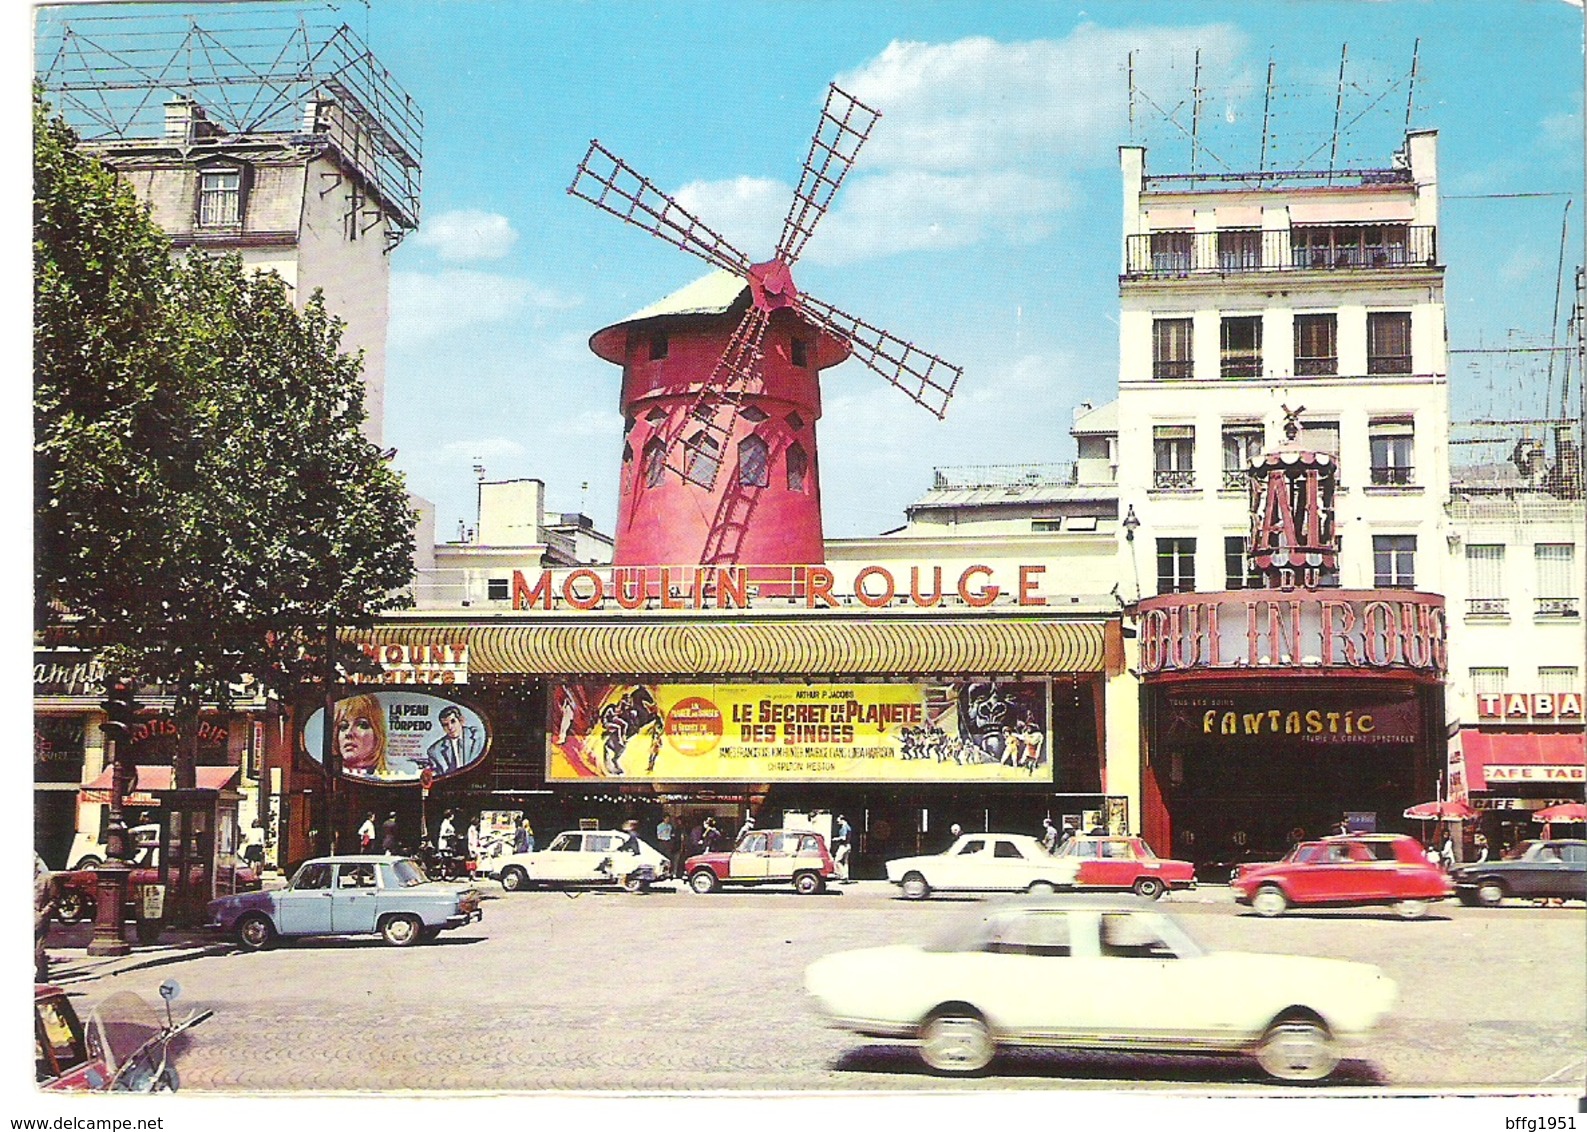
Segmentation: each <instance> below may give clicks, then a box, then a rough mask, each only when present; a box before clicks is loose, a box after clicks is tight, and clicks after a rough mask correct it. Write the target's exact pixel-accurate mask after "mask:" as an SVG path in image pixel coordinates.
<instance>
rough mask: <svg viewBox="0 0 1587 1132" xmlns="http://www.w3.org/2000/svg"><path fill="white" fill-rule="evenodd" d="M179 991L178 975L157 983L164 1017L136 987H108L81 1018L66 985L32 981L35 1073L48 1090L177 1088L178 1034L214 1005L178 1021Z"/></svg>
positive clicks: (153, 1090) (208, 1013)
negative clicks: (174, 1046)
mask: <svg viewBox="0 0 1587 1132" xmlns="http://www.w3.org/2000/svg"><path fill="white" fill-rule="evenodd" d="M181 993H182V988H181V986H180V985H179V984H178V983H177V982H176V980H175V979H167V980H166V981H165V982H163V983H161V984H160V997H161V998H163V999H164V1000H165V1021H164V1022H162V1021H160V1019H159V1016H158V1015H157V1014H156V1012H155V1010H154V1008H153V1007H152V1006H150V1005H149V1003H148V1002H147V1001H145V1000H144V999H143V998H142V997H140V996H139V995H137V994H134V993H133V992H131V991H117V992H116V993H114V994H112V995H110V996H109V997H108V998H106V999H105V1000H104V1001H102V1002H101V1003H100V1004H99V1005H98V1006H96V1007H95V1008H94V1009H93V1011H92V1012H91V1013H90V1014H89V1016H88V1021H87V1022H86V1023H84V1022H81V1021H79V1020H78V1017H77V1011H76V1010H75V1009H74V1008H73V1006H72V1003H71V1000H70V999H69V998H67V997H66V992H65V991H63V990H61V989H60V988H59V987H55V986H48V985H45V984H40V983H35V984H34V986H33V1048H34V1058H35V1062H34V1064H35V1070H34V1078H35V1081H36V1083H37V1084H38V1087H39V1088H40V1089H43V1090H45V1091H47V1092H131V1093H160V1092H174V1091H175V1090H176V1087H177V1083H178V1081H177V1072H176V1066H175V1065H174V1064H173V1063H172V1062H171V1058H170V1045H171V1041H172V1039H174V1038H175V1037H177V1035H179V1034H181V1033H183V1032H185V1031H187V1030H189V1029H191V1028H192V1027H194V1026H197V1025H198V1024H199V1023H200V1022H203V1021H205V1020H206V1019H208V1018H209V1017H210V1016H211V1014H212V1011H208V1010H205V1011H202V1012H200V1011H196V1010H195V1011H193V1012H192V1013H191V1014H189V1015H188V1016H187V1017H186V1018H184V1019H182V1020H181V1021H180V1022H178V1021H176V1019H174V1018H173V1017H172V1015H171V1002H172V1001H173V1000H175V999H176V998H177V996H178V995H180V994H181Z"/></svg>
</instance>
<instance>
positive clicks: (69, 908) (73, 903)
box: [55, 888, 93, 924]
mask: <svg viewBox="0 0 1587 1132" xmlns="http://www.w3.org/2000/svg"><path fill="white" fill-rule="evenodd" d="M92 907H93V902H92V901H90V900H88V898H87V897H85V896H84V895H83V894H82V893H81V892H78V891H77V890H76V889H75V888H68V889H67V890H66V891H65V892H63V893H61V894H60V896H59V897H58V898H57V899H56V901H55V915H56V918H58V919H59V920H60V921H61V922H62V923H66V924H70V923H73V922H75V921H77V920H81V919H85V918H87V917H89V916H92V915H93V913H92V912H90V911H89V909H91V908H92Z"/></svg>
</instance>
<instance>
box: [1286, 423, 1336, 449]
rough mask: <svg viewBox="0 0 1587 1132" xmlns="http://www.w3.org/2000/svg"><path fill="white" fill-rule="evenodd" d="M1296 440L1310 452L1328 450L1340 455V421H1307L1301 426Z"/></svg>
mask: <svg viewBox="0 0 1587 1132" xmlns="http://www.w3.org/2000/svg"><path fill="white" fill-rule="evenodd" d="M1296 442H1297V443H1299V444H1300V446H1301V447H1302V448H1304V449H1306V450H1307V451H1308V452H1327V453H1328V454H1329V455H1331V456H1335V457H1337V456H1338V455H1339V422H1338V421H1306V422H1304V423H1303V424H1302V425H1301V426H1300V435H1299V436H1297V437H1296Z"/></svg>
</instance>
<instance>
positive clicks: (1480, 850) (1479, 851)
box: [1471, 833, 1488, 865]
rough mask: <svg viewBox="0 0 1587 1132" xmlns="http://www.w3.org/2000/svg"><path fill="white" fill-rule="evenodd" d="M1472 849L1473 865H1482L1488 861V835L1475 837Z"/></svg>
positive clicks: (1472, 840) (1472, 841)
mask: <svg viewBox="0 0 1587 1132" xmlns="http://www.w3.org/2000/svg"><path fill="white" fill-rule="evenodd" d="M1471 848H1472V852H1473V856H1472V863H1473V864H1478V865H1480V864H1482V862H1484V861H1486V860H1487V859H1488V838H1487V836H1486V835H1484V834H1481V833H1479V834H1477V836H1475V837H1473V838H1472V839H1471Z"/></svg>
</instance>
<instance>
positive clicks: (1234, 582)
mask: <svg viewBox="0 0 1587 1132" xmlns="http://www.w3.org/2000/svg"><path fill="white" fill-rule="evenodd" d="M1245 544H1246V538H1245V536H1244V535H1224V536H1223V588H1224V589H1226V590H1259V589H1261V588H1262V584H1263V582H1262V572H1261V571H1260V570H1258V569H1257V568H1256V564H1255V563H1253V562H1252V561H1251V560H1250V558H1248V557H1246V553H1245Z"/></svg>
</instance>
